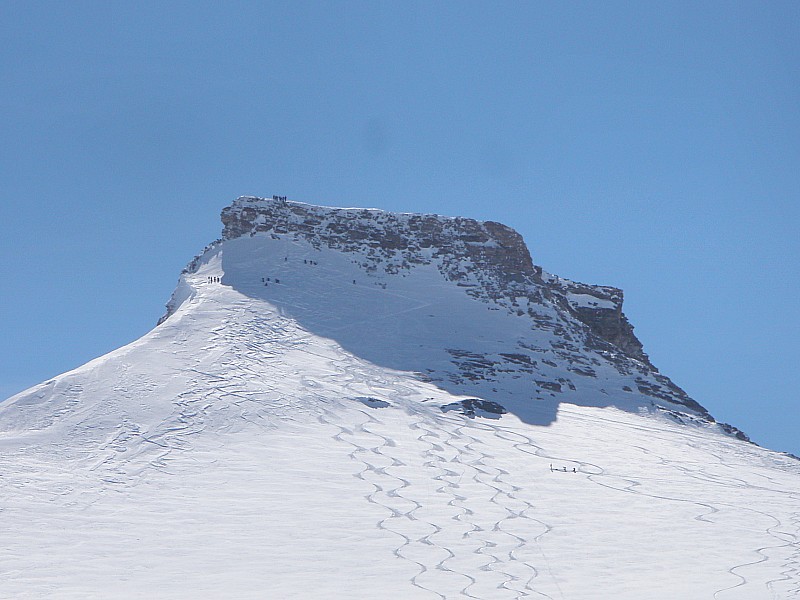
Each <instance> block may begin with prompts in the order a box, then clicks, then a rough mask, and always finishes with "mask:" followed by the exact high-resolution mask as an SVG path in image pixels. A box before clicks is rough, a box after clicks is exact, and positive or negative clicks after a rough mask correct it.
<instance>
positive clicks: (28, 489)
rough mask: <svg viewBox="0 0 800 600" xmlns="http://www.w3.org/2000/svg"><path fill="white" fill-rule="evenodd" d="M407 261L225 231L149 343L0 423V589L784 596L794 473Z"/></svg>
mask: <svg viewBox="0 0 800 600" xmlns="http://www.w3.org/2000/svg"><path fill="white" fill-rule="evenodd" d="M427 252H428V253H429V254H428V257H429V258H430V262H428V263H427V264H426V263H425V261H421V262H420V264H417V265H414V266H413V267H411V268H408V269H403V270H401V271H400V272H395V273H387V272H385V271H381V270H380V269H378V270H374V269H365V267H364V264H365V262H368V260H369V254H368V253H359V252H358V251H347V252H345V251H342V250H341V249H334V248H331V247H329V246H325V245H318V244H317V245H315V244H313V243H311V242H309V241H308V240H307V239H304V238H302V237H298V236H295V235H291V234H290V233H289V232H287V233H284V234H276V233H275V232H274V231H272V232H269V233H267V232H253V235H243V236H238V237H235V238H232V239H227V240H225V241H223V242H220V243H217V244H214V245H212V246H211V247H210V248H209V249H207V251H206V252H205V253H204V254H203V255H202V256H201V257H199V258H198V259H196V260H195V261H193V263H192V265H191V268H190V269H188V270H187V271H186V272H184V274H183V275H182V276H181V281H180V283H179V286H178V289H177V290H176V293H175V295H174V296H173V299H172V301H171V303H170V314H169V318H167V319H166V320H165V321H164V322H163V323H162V324H161V325H159V326H158V327H156V328H155V329H154V330H153V331H151V332H150V333H149V334H147V335H146V336H144V337H143V338H141V339H140V340H138V341H136V342H134V343H132V344H130V345H128V346H125V347H124V348H121V349H119V350H117V351H115V352H112V353H111V354H108V355H106V356H104V357H101V358H98V359H96V360H94V361H92V362H90V363H88V364H86V365H84V366H83V367H80V368H79V369H76V370H75V371H71V372H69V373H65V374H63V375H60V376H58V377H56V378H54V379H53V380H52V381H48V382H46V383H43V384H41V385H39V386H37V387H35V388H32V389H30V390H27V391H26V392H23V393H21V394H19V395H17V396H15V397H13V398H11V399H9V400H8V401H6V402H4V403H3V404H2V405H0V483H1V484H2V485H0V532H2V535H1V536H0V544H2V552H0V597H3V598H82V599H83V598H140V597H144V596H149V597H155V598H364V599H367V598H370V599H371V598H396V599H407V598H487V599H495V598H497V599H501V598H528V597H530V598H537V597H538V598H553V599H556V598H569V599H582V598H587V599H588V598H601V597H602V598H635V599H641V598H685V599H693V598H698V599H700V598H718V599H734V598H740V599H748V600H750V599H758V598H796V597H800V545H799V537H798V536H800V531H799V528H800V462H798V461H796V460H794V459H791V458H789V457H787V456H785V455H782V454H779V453H775V452H772V451H769V450H765V449H762V448H759V447H757V446H755V445H752V444H749V443H746V442H744V441H740V440H738V439H736V438H735V437H732V436H729V435H726V433H725V431H724V430H723V429H721V428H720V427H719V426H717V424H715V423H714V422H713V421H712V420H709V419H707V418H705V416H704V415H703V412H702V410H699V411H695V410H691V409H690V408H689V407H687V406H685V405H681V404H680V403H677V404H676V403H673V402H670V401H668V400H663V399H662V400H660V401H659V402H654V398H653V396H650V395H648V394H646V393H644V392H641V391H640V390H639V386H642V384H641V381H642V378H650V379H647V381H650V382H652V383H653V385H655V384H657V383H658V381H657V380H655V379H652V378H651V376H650V375H649V373H650V371H648V370H647V369H648V368H649V367H647V365H644V364H643V366H641V372H638V371H637V372H631V373H629V374H625V373H624V371H625V369H621V368H618V367H619V365H618V364H617V363H614V362H609V361H607V360H605V359H603V354H602V352H601V351H596V352H595V351H593V350H591V349H587V348H585V347H583V346H581V352H582V354H581V356H582V357H583V358H582V359H581V360H583V361H584V362H585V364H584V365H583V366H584V367H585V369H584V370H583V374H581V373H576V371H575V368H576V366H575V363H574V361H572V362H570V361H565V360H564V356H563V355H562V354H559V353H557V352H556V351H555V350H557V349H558V348H559V347H560V346H559V344H561V343H562V339H563V335H564V334H563V332H559V330H558V329H557V328H554V327H543V328H537V327H533V328H532V327H531V326H530V321H529V320H526V319H529V316H528V314H527V311H522V312H524V313H525V314H523V315H520V314H519V313H518V312H517V311H509V310H506V308H507V307H505V305H504V304H503V303H502V302H496V301H492V300H487V299H486V298H480V297H476V296H475V295H474V294H470V293H468V290H470V289H471V288H469V287H468V286H466V285H464V284H465V282H466V283H469V281H468V280H469V279H470V278H471V277H477V276H476V275H475V274H474V273H473V274H466V275H465V276H464V278H460V279H459V280H458V281H454V280H453V279H450V278H448V277H446V276H444V275H443V273H442V270H441V269H440V268H439V266H440V264H439V263H437V262H436V259H435V257H434V255H435V251H434V250H429V251H427ZM216 278H219V282H217V281H216ZM475 285H477V286H480V285H482V283H481V282H480V281H479V280H478V279H476V280H475ZM576 285H580V284H576ZM609 289H610V288H609ZM566 293H571V294H573V296H571V297H570V298H569V302H573V303H576V304H577V305H578V307H589V306H591V304H592V303H597V304H600V305H602V307H603V308H608V307H607V306H606V305H605V304H604V303H607V302H609V301H610V300H609V298H599V299H598V300H592V299H591V298H586V297H585V290H584V291H577V292H575V291H573V292H569V291H568V292H566ZM566 293H565V295H566ZM582 294H583V295H582ZM519 302H520V303H522V302H523V300H522V299H520V300H519ZM559 303H560V300H559V299H558V298H557V297H556V298H554V299H552V300H547V301H543V303H542V304H540V305H537V306H536V307H535V311H536V312H537V314H538V315H539V316H538V317H537V318H543V317H542V315H545V316H548V315H549V318H550V319H552V321H557V322H563V323H564V328H566V329H569V327H575V328H577V327H579V326H581V327H582V325H580V323H577V321H575V319H574V318H573V316H570V314H569V313H568V312H567V313H565V312H564V310H568V309H564V308H563V307H561V305H560V304H559ZM573 321H575V323H573ZM576 323H577V324H576ZM570 331H572V330H570ZM575 331H578V329H575ZM572 335H573V340H575V339H577V338H575V335H577V334H575V333H573V334H572ZM575 343H576V344H577V342H575ZM578 345H580V344H578ZM574 358H575V357H574V356H573V359H574ZM625 360H628V359H627V358H626V359H625ZM615 364H617V366H616V367H615V366H614V365H615ZM579 370H580V369H579ZM589 370H590V371H591V373H592V374H591V375H589V374H588V371H589ZM621 371H622V372H621ZM642 373H645V374H644V375H643V374H642ZM637 380H639V381H640V383H639V384H638V385H637ZM556 384H558V388H560V389H557V387H556ZM573 388H574V389H573ZM643 389H644V390H645V391H647V389H648V388H647V386H646V385H644V386H643ZM470 399H480V400H482V401H485V402H484V403H478V402H472V403H470V402H464V401H467V400H470ZM469 407H472V408H473V409H474V410H473V411H472V412H471V411H470V410H468V408H469ZM500 407H502V409H500ZM502 411H505V412H502ZM473 413H474V414H473ZM501 413H502V414H501ZM551 469H555V470H551ZM564 469H566V470H564ZM573 469H574V472H573Z"/></svg>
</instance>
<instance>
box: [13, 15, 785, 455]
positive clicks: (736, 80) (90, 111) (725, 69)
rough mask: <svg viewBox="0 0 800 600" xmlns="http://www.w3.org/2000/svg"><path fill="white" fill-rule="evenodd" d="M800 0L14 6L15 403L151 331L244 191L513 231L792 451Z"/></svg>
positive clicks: (747, 426) (744, 423)
mask: <svg viewBox="0 0 800 600" xmlns="http://www.w3.org/2000/svg"><path fill="white" fill-rule="evenodd" d="M798 39H800V4H797V3H796V2H746V3H741V2H702V3H698V2H670V3H663V2H658V3H657V2H652V3H648V2H604V3H588V2H566V3H534V2H527V3H522V2H519V3H502V4H499V5H498V4H497V3H489V2H436V3H429V2H414V1H407V2H402V3H401V2H394V3H388V2H363V3H362V2H339V3H321V2H310V3H304V2H282V3H264V2H260V3H233V2H229V3H210V2H209V3H203V2H185V3H179V2H173V3H161V2H158V3H148V2H138V3H127V4H123V3H112V2H70V3H64V2H38V3H33V2H31V3H12V2H6V3H2V4H0V53H1V55H2V56H3V60H2V61H0V109H1V110H0V139H2V142H3V143H2V144H0V193H2V201H1V202H0V252H2V260H0V281H2V282H3V283H2V295H0V298H1V300H0V311H1V312H0V318H1V319H2V323H3V330H4V333H5V335H3V336H2V338H1V339H0V396H3V397H5V396H7V395H10V394H12V393H15V392H17V391H20V390H21V389H24V388H26V387H28V386H30V385H33V384H36V383H38V382H40V381H42V380H44V379H46V378H48V377H51V376H53V375H55V374H57V373H60V372H63V371H65V370H68V369H71V368H74V367H76V366H78V365H80V364H82V363H84V362H86V361H87V360H89V359H91V358H93V357H96V356H99V355H101V354H104V353H106V352H108V351H110V350H112V349H114V348H117V347H119V346H121V345H123V344H125V343H127V342H129V341H132V340H134V339H136V338H137V337H139V336H140V335H142V334H143V333H145V332H146V331H148V330H149V329H150V328H151V327H152V326H153V325H154V324H155V322H156V320H157V319H158V317H159V316H160V315H161V314H162V312H163V304H164V302H166V300H167V299H168V297H169V295H170V293H171V291H172V289H173V287H174V285H175V282H176V280H177V277H178V274H179V272H180V269H181V268H182V267H183V266H184V265H185V264H186V263H187V262H188V261H189V260H190V259H191V258H192V256H194V255H195V254H196V253H197V252H199V251H200V250H201V249H202V248H203V246H204V245H205V244H206V243H208V242H210V241H211V240H213V239H215V238H216V237H218V236H219V233H220V229H221V225H220V223H219V211H220V210H221V209H222V207H223V206H225V205H227V204H229V203H230V202H231V201H232V200H233V199H234V198H235V197H237V196H239V195H244V194H254V195H266V196H271V195H272V194H281V195H287V196H289V198H290V199H295V200H300V201H305V202H310V203H315V204H328V205H338V206H370V207H378V208H384V209H387V210H397V211H404V212H436V213H442V214H447V215H463V216H469V217H474V218H478V219H491V220H497V221H501V222H503V223H506V224H508V225H511V226H513V227H514V228H516V229H517V230H518V231H520V233H522V235H523V236H524V237H525V239H526V241H527V243H528V246H529V248H530V250H531V253H532V255H533V257H534V260H535V262H536V263H537V264H540V265H542V266H544V267H545V269H547V270H549V271H551V272H554V273H557V274H559V275H562V276H564V277H569V278H572V279H577V280H579V281H585V282H589V283H601V284H606V285H615V286H618V287H621V288H623V289H624V290H625V292H626V303H625V310H626V313H627V314H628V316H629V318H630V319H631V321H632V322H633V324H634V325H635V327H636V332H637V334H638V335H639V337H640V338H641V340H642V341H643V343H644V346H645V350H646V351H648V352H649V354H650V356H651V358H652V360H653V362H654V363H655V364H656V365H657V366H658V367H659V368H660V369H661V370H662V372H664V373H665V374H667V375H668V376H670V377H671V378H672V379H673V380H674V381H675V382H676V383H677V384H678V385H680V386H682V387H684V388H685V389H686V390H687V391H688V392H689V393H690V395H692V396H693V397H694V398H696V399H697V400H698V401H699V402H700V403H701V404H703V405H704V406H706V407H707V408H708V409H709V410H710V411H711V412H712V414H714V415H715V416H716V417H717V418H718V419H720V420H723V421H729V422H731V423H733V424H735V425H737V426H738V427H740V428H742V429H744V430H745V431H746V432H748V433H749V434H750V435H751V436H752V437H753V439H754V440H755V441H757V442H759V443H761V444H763V445H766V446H769V447H772V448H775V449H779V450H785V451H790V452H794V453H795V454H798V455H800V436H797V434H796V431H797V429H798V424H799V423H800V403H799V402H798V400H800V398H798V389H799V388H800V351H799V350H798V347H797V340H798V338H799V337H800V336H799V335H798V334H800V312H799V311H798V310H797V309H798V298H800V276H799V275H798V266H797V265H798V258H800V241H799V240H800V236H798V226H800V111H799V110H798V107H800V44H798V43H797V40H798Z"/></svg>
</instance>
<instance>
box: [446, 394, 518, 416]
mask: <svg viewBox="0 0 800 600" xmlns="http://www.w3.org/2000/svg"><path fill="white" fill-rule="evenodd" d="M451 410H452V411H457V412H460V413H461V414H462V415H464V416H466V417H469V418H470V419H474V418H475V417H484V418H486V419H499V418H500V415H504V414H506V413H507V412H508V411H507V410H506V409H505V408H504V407H503V406H501V405H500V404H498V403H497V402H490V401H489V400H479V399H477V398H474V399H470V400H461V401H459V402H451V403H450V404H445V405H444V406H442V412H449V411H451Z"/></svg>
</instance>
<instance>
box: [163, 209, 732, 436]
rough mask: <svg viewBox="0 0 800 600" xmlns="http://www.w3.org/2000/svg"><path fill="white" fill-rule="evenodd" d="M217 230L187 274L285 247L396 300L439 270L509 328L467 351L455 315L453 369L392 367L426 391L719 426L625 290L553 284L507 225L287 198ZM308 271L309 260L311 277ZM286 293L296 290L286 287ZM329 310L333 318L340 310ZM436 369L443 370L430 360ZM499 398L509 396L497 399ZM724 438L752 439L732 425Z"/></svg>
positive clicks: (226, 217)
mask: <svg viewBox="0 0 800 600" xmlns="http://www.w3.org/2000/svg"><path fill="white" fill-rule="evenodd" d="M221 218H222V223H223V225H224V229H223V234H222V239H221V240H218V241H217V242H215V243H214V244H212V245H211V246H210V247H209V248H207V249H206V252H205V253H204V254H203V255H201V256H198V257H197V258H196V259H195V260H194V261H192V263H191V264H190V265H189V267H188V268H187V272H193V271H195V270H196V269H197V268H198V266H199V265H200V264H201V262H202V260H203V257H204V256H206V255H207V254H208V253H209V252H215V251H219V250H220V249H221V247H222V246H223V245H224V244H226V243H230V242H233V241H236V240H239V241H241V240H242V239H251V238H256V237H258V238H261V239H264V240H269V241H271V242H272V244H271V245H270V246H269V248H270V249H269V250H267V249H266V248H265V247H263V245H254V246H253V253H254V256H253V258H254V259H256V258H257V255H258V252H275V253H277V254H279V255H280V254H281V253H283V254H286V256H281V257H280V258H281V259H286V261H284V262H287V261H288V254H287V253H286V252H285V251H284V250H283V246H282V245H285V244H287V243H291V244H293V245H303V246H304V247H307V248H308V249H309V252H310V254H309V256H313V255H314V253H319V252H321V251H322V250H325V251H327V252H330V251H333V252H336V253H338V254H340V255H341V256H343V257H347V258H348V259H349V260H348V262H349V266H350V268H351V269H353V273H355V274H356V275H357V278H358V279H359V280H360V281H361V282H363V283H365V284H367V285H369V286H373V287H376V288H378V289H381V290H384V291H386V292H387V293H388V294H391V293H392V291H393V290H394V289H395V288H396V287H397V286H396V283H397V282H399V281H402V280H403V279H405V278H407V277H408V276H410V275H411V274H413V273H414V272H415V270H418V269H421V268H423V267H424V268H433V269H435V270H436V271H437V272H438V274H439V276H440V278H441V280H442V281H443V282H447V283H449V284H452V285H453V286H455V287H457V288H458V289H459V290H460V292H461V293H462V295H463V297H464V299H465V300H466V299H469V300H471V301H472V302H473V303H480V304H481V305H482V306H483V307H484V310H488V311H490V312H491V311H497V312H500V313H502V314H503V315H505V316H507V317H508V318H509V319H510V321H511V323H512V327H511V330H512V334H511V335H510V336H509V337H508V338H507V339H505V340H502V341H500V342H499V344H498V343H496V342H495V343H492V344H490V347H489V348H487V347H486V343H485V340H483V339H482V338H474V339H473V340H471V343H470V341H469V340H465V339H464V337H463V335H462V334H461V331H459V330H460V329H464V328H463V326H461V327H460V325H463V324H460V323H459V317H458V315H457V314H455V313H454V314H453V315H452V317H453V322H452V325H453V327H452V335H451V336H450V338H451V339H449V340H444V341H445V342H446V343H445V347H444V348H442V349H439V348H435V349H433V350H434V351H439V350H444V351H445V352H446V353H447V359H448V360H447V361H439V362H438V368H430V367H426V366H425V365H424V364H421V363H424V362H425V361H424V360H422V361H420V360H414V359H410V357H408V358H409V359H410V360H407V361H401V363H400V364H397V365H395V366H399V367H401V368H406V369H410V370H415V371H417V372H419V373H420V375H421V376H423V377H425V378H427V379H428V380H431V381H438V382H439V383H442V384H444V383H446V384H447V385H449V386H453V385H454V384H456V383H458V384H461V385H460V386H456V387H457V388H458V390H459V391H461V392H464V393H470V392H471V393H475V392H481V391H483V392H484V393H485V395H486V396H491V397H492V398H494V399H497V400H499V402H505V403H510V404H514V405H517V406H519V405H520V404H523V403H525V402H530V403H533V402H535V401H537V400H539V401H541V400H544V399H550V400H551V401H552V400H557V401H560V400H565V401H568V402H575V403H578V404H591V405H615V406H618V407H625V408H627V409H632V410H640V409H642V408H646V409H648V410H653V411H660V412H663V413H664V414H665V415H668V416H670V417H671V418H674V419H676V420H679V421H683V422H689V421H697V420H698V419H700V420H702V421H705V422H708V423H714V419H713V418H712V417H711V415H710V414H709V413H708V411H707V410H706V409H705V408H703V407H702V406H701V405H700V404H699V403H697V402H696V401H695V400H693V399H692V398H690V397H689V396H688V395H687V394H686V393H685V392H684V391H683V390H682V389H681V388H680V387H678V386H677V385H675V384H674V383H673V382H672V381H671V380H670V379H669V378H668V377H666V376H664V375H662V374H661V373H659V371H658V369H657V368H656V367H655V366H653V364H652V363H651V362H650V360H649V359H648V356H647V354H645V352H644V350H643V348H642V343H641V342H640V341H639V340H638V339H637V337H636V336H635V334H634V332H633V327H632V326H631V324H630V323H629V321H628V319H627V318H626V317H625V314H624V313H623V311H622V304H623V293H622V290H620V289H617V288H614V287H609V286H599V285H589V284H584V283H578V282H574V281H570V280H568V279H564V278H562V277H558V276H556V275H552V274H549V273H547V272H546V271H544V270H543V269H542V268H541V267H539V266H537V265H535V264H534V262H533V260H532V259H531V255H530V252H529V250H528V248H527V246H526V244H525V242H524V240H523V239H522V237H521V236H520V235H519V233H517V232H516V231H515V230H514V229H512V228H510V227H508V226H507V225H503V224H502V223H497V222H494V221H484V222H481V221H476V220H474V219H469V218H463V217H444V216H440V215H432V214H407V213H391V212H385V211H381V210H375V209H358V208H329V207H322V206H313V205H309V204H304V203H300V202H292V201H287V200H285V199H284V198H282V197H274V198H272V199H270V198H256V197H241V198H238V199H237V200H236V201H235V202H233V204H232V205H230V206H228V207H226V208H225V209H224V210H223V211H222V215H221ZM310 260H313V259H310V258H309V259H305V265H306V266H308V264H309V262H308V261H310ZM315 262H317V261H315ZM278 266H279V267H281V266H282V265H278ZM287 266H288V265H287ZM251 275H255V273H251ZM306 275H308V276H310V277H313V276H314V272H313V271H307V272H306V273H303V274H300V273H296V274H292V275H291V276H290V277H291V278H292V280H293V281H294V278H296V277H298V276H300V277H303V276H306ZM345 278H347V280H348V281H349V279H350V275H349V274H345V273H342V279H345ZM265 283H267V282H266V281H265ZM353 283H357V282H356V280H353ZM283 285H289V281H288V280H287V279H286V278H284V283H283ZM437 289H438V288H437V287H430V288H429V292H428V293H429V294H430V295H435V294H436V293H437ZM265 292H267V290H259V293H260V294H263V293H265ZM330 293H331V294H333V295H335V294H336V291H335V290H334V289H331V290H330ZM343 293H344V295H343V296H342V297H341V298H340V301H341V302H342V303H346V302H347V301H348V296H349V294H351V293H352V290H348V289H345V290H344V291H343ZM375 300H376V301H377V302H378V303H379V304H380V303H381V302H382V300H381V299H380V298H376V299H375ZM175 305H176V303H175V301H174V300H173V301H171V302H170V304H169V305H168V313H167V315H165V318H166V317H167V316H169V314H170V313H171V312H172V311H173V310H174V307H175ZM364 308H365V310H364V312H363V313H362V314H361V315H360V316H361V319H363V320H369V319H370V314H369V304H368V305H367V306H366V307H364ZM320 309H321V310H323V309H322V307H320ZM332 310H337V309H336V307H335V306H334V307H333V309H332ZM405 318H408V315H405V316H404V317H401V316H398V320H404V319H405ZM423 318H424V317H423ZM403 331H404V332H405V333H406V334H407V335H409V336H412V337H413V336H414V335H415V333H414V332H415V331H416V328H415V327H408V326H405V327H403ZM374 333H375V332H373V334H372V335H374ZM365 335H370V334H369V333H366V332H365ZM390 337H391V336H390ZM382 339H384V340H385V342H386V343H387V344H396V345H401V346H402V345H403V344H404V341H400V340H397V339H389V338H387V337H386V336H385V335H384V336H383V338H382ZM407 341H408V340H405V342H407ZM426 344H427V342H426ZM426 344H425V345H426ZM351 345H352V346H358V343H353V344H351ZM463 346H468V347H463ZM417 358H419V357H417ZM430 359H431V360H430V362H431V363H437V361H435V360H434V357H433V356H431V357H430ZM520 379H522V382H520V381H519V380H520ZM465 382H469V384H470V385H464V384H465ZM520 384H522V385H520ZM498 386H500V387H501V388H504V389H505V392H506V393H505V394H504V393H501V392H498V389H499V388H498ZM509 395H511V396H513V398H508V396H509ZM501 397H505V400H503V399H501ZM523 411H524V409H523ZM719 426H720V427H721V428H722V429H723V430H724V431H726V432H728V433H730V434H733V435H736V436H737V437H739V438H740V439H747V438H746V436H745V434H744V433H742V432H741V431H739V430H738V429H736V428H734V427H732V426H730V425H727V424H719Z"/></svg>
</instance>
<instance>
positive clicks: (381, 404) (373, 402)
mask: <svg viewBox="0 0 800 600" xmlns="http://www.w3.org/2000/svg"><path fill="white" fill-rule="evenodd" d="M356 400H358V401H359V402H361V404H364V405H366V406H369V407H370V408H388V407H390V406H391V404H389V403H388V402H386V401H385V400H379V399H378V398H370V397H369V396H361V397H358V398H356Z"/></svg>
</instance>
